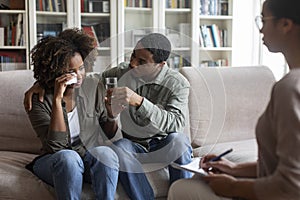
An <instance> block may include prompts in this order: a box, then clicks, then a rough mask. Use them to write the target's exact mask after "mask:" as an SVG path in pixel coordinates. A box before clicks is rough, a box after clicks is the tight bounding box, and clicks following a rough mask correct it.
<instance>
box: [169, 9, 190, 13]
mask: <svg viewBox="0 0 300 200" xmlns="http://www.w3.org/2000/svg"><path fill="white" fill-rule="evenodd" d="M178 12H180V13H189V12H191V9H190V8H166V13H175V14H176V13H178Z"/></svg>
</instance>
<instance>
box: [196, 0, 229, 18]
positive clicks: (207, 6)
mask: <svg viewBox="0 0 300 200" xmlns="http://www.w3.org/2000/svg"><path fill="white" fill-rule="evenodd" d="M199 1H200V10H199V12H200V15H228V14H229V11H228V0H199Z"/></svg>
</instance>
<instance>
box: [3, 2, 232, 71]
mask: <svg viewBox="0 0 300 200" xmlns="http://www.w3.org/2000/svg"><path fill="white" fill-rule="evenodd" d="M0 1H1V0H0ZM6 1H9V2H13V3H15V2H16V1H22V2H23V3H24V8H22V9H19V8H16V9H12V10H0V17H1V18H2V17H3V16H5V17H6V16H11V15H16V16H18V15H19V14H22V16H23V26H22V27H23V32H24V34H25V35H24V44H22V45H20V46H13V45H7V44H4V45H1V43H0V53H1V52H2V53H3V52H6V51H13V52H21V53H23V54H24V57H25V58H26V59H25V60H26V62H25V64H26V68H27V69H30V66H29V63H30V58H29V52H30V49H32V48H33V47H34V45H35V44H37V41H38V39H39V37H40V35H43V36H44V33H43V34H41V27H42V30H44V31H46V32H48V33H50V34H54V32H55V34H58V33H59V31H62V30H64V29H66V28H73V27H78V28H82V27H83V26H94V25H97V24H98V25H99V24H102V25H104V26H105V28H104V29H100V28H99V29H98V30H95V31H96V36H97V38H98V40H99V44H100V46H99V47H97V50H98V51H99V59H98V60H97V62H98V63H97V65H98V66H101V65H102V63H101V60H100V59H102V60H105V62H106V63H105V64H103V66H108V64H111V65H113V66H115V65H116V64H118V63H120V62H122V61H128V58H129V57H130V54H131V52H132V50H133V48H134V47H135V44H136V42H137V41H138V40H139V39H140V38H141V37H143V36H144V35H146V34H148V33H150V32H161V33H163V34H165V35H166V36H168V37H169V39H170V40H171V43H172V49H173V52H172V54H171V58H172V59H174V57H176V56H179V57H180V60H181V61H182V60H186V61H189V62H190V65H191V66H201V64H202V61H203V60H206V61H207V60H208V59H217V60H219V59H225V60H227V61H228V62H227V64H228V65H231V64H232V60H233V52H236V51H235V49H236V44H234V43H233V42H232V40H233V39H232V38H233V35H235V32H234V30H235V29H234V26H235V25H234V23H236V22H235V21H236V20H235V19H236V17H237V16H236V13H237V12H234V10H233V9H234V8H236V4H237V0H222V1H220V2H227V3H228V4H227V6H228V10H227V11H226V13H225V14H224V12H223V13H220V12H219V13H216V14H215V15H211V14H204V12H202V11H201V5H200V4H201V2H202V3H203V2H210V1H217V0H201V1H200V0H185V1H178V0H151V1H147V2H148V3H147V7H146V5H142V6H140V7H134V5H137V3H136V2H137V1H135V0H125V1H123V0H118V1H116V0H102V1H105V2H106V3H107V2H108V4H106V5H109V6H108V7H105V10H104V8H102V11H100V10H95V12H94V10H90V9H91V8H90V7H89V5H88V6H87V4H82V3H84V2H89V1H90V0H89V1H85V0H77V1H74V0H64V3H65V7H64V8H65V9H62V7H60V9H55V10H56V11H49V10H47V9H48V8H47V9H44V8H43V11H40V9H37V8H38V7H39V8H41V6H40V5H37V2H40V1H38V0H6ZM59 1H62V0H59ZM91 2H93V1H91ZM140 2H141V1H140ZM150 2H151V4H149V3H150ZM170 2H171V4H170ZM176 2H177V3H176ZM178 2H181V3H179V4H178ZM183 2H184V3H183ZM217 2H219V1H217ZM82 5H83V9H82V8H81V6H82ZM103 5H104V4H103ZM129 5H133V7H130V6H129ZM202 8H203V6H202ZM52 10H54V7H53V9H52ZM58 10H59V12H58ZM62 11H63V12H62ZM221 14H222V15H221ZM3 21H4V20H3ZM213 24H214V25H216V26H218V28H219V29H221V30H226V33H225V34H226V42H225V43H224V44H223V46H222V45H219V46H203V45H202V44H200V42H199V40H200V33H201V29H200V26H201V25H206V26H211V25H213ZM47 25H49V27H52V28H49V27H48V28H49V30H48V28H47ZM2 26H4V25H2ZM53 26H54V27H55V26H57V27H56V28H57V29H60V30H59V31H57V30H55V31H54V30H53V29H56V28H53ZM0 27H1V24H0ZM94 28H95V27H94ZM102 30H108V32H106V33H105V35H103V34H102V33H103V31H102ZM141 30H143V31H141ZM101 34H102V35H101ZM106 38H110V40H109V41H106ZM102 41H105V42H103V43H102ZM203 53H204V54H205V55H207V56H206V57H204V58H203ZM176 59H177V58H175V60H174V61H176ZM185 64H188V62H187V63H185ZM97 70H98V71H102V68H101V69H97Z"/></svg>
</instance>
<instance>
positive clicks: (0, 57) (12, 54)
mask: <svg viewBox="0 0 300 200" xmlns="http://www.w3.org/2000/svg"><path fill="white" fill-rule="evenodd" d="M25 62H26V58H25V51H15V50H5V51H4V50H2V51H0V63H25Z"/></svg>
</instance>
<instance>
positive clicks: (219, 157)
mask: <svg viewBox="0 0 300 200" xmlns="http://www.w3.org/2000/svg"><path fill="white" fill-rule="evenodd" d="M232 151H233V149H232V148H231V149H229V150H227V151H225V152H224V153H221V154H220V155H218V156H216V157H214V158H212V159H210V160H209V161H208V162H214V161H218V160H221V158H222V157H223V156H225V155H227V154H229V153H230V152H232ZM212 169H213V168H212V167H210V168H208V171H211V170H212Z"/></svg>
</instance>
